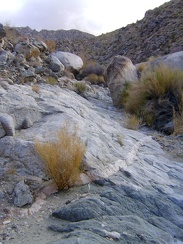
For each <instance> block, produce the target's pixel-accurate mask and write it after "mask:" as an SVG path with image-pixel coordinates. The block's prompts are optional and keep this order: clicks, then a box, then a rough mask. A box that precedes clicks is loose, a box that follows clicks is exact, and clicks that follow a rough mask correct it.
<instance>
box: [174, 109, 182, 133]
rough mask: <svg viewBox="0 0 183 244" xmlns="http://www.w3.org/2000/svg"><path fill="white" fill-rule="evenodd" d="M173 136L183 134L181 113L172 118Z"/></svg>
mask: <svg viewBox="0 0 183 244" xmlns="http://www.w3.org/2000/svg"><path fill="white" fill-rule="evenodd" d="M173 122H174V133H173V134H174V135H176V136H177V135H181V134H183V111H182V113H181V114H180V115H175V116H174V120H173Z"/></svg>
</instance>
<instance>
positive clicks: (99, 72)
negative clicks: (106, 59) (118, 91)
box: [77, 61, 106, 85]
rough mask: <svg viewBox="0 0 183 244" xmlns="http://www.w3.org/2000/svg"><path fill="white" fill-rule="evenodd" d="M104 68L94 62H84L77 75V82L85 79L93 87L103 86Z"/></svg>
mask: <svg viewBox="0 0 183 244" xmlns="http://www.w3.org/2000/svg"><path fill="white" fill-rule="evenodd" d="M104 71H105V68H104V66H103V65H100V64H98V63H96V62H94V61H88V62H85V63H84V65H83V68H82V69H81V70H80V73H79V74H78V75H77V78H78V79H79V80H82V79H84V78H85V77H86V79H87V80H88V81H89V82H91V83H92V84H95V85H101V84H105V83H106V82H105V74H104Z"/></svg>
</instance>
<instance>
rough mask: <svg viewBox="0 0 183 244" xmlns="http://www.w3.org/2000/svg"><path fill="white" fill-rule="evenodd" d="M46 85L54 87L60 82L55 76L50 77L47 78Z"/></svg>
mask: <svg viewBox="0 0 183 244" xmlns="http://www.w3.org/2000/svg"><path fill="white" fill-rule="evenodd" d="M46 83H47V84H50V85H52V86H54V85H57V84H58V80H57V79H56V78H55V77H53V76H48V77H46Z"/></svg>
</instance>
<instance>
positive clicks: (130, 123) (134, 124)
mask: <svg viewBox="0 0 183 244" xmlns="http://www.w3.org/2000/svg"><path fill="white" fill-rule="evenodd" d="M141 124H142V119H140V118H138V117H137V116H136V115H134V114H133V115H128V116H127V118H126V128H128V129H130V130H138V129H139V127H140V125H141Z"/></svg>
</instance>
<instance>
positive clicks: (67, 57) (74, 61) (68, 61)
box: [52, 51, 83, 70]
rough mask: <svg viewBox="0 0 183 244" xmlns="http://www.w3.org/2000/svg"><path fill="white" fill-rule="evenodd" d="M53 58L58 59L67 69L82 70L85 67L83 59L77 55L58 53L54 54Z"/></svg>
mask: <svg viewBox="0 0 183 244" xmlns="http://www.w3.org/2000/svg"><path fill="white" fill-rule="evenodd" d="M52 56H55V57H57V58H58V59H59V60H60V62H61V63H62V64H63V65H64V66H65V67H72V68H73V69H75V70H80V69H81V68H82V67H83V61H82V59H81V58H80V57H79V56H77V55H76V54H73V53H69V52H61V51H57V52H55V53H52Z"/></svg>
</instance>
